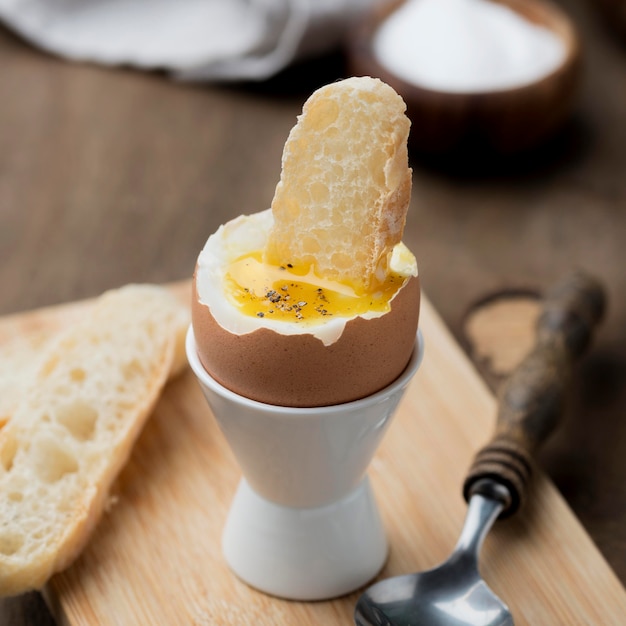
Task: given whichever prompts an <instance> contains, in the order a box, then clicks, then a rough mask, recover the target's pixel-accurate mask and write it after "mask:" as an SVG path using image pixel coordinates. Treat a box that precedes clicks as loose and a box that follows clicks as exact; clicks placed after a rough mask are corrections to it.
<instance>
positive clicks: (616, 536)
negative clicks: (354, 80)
mask: <svg viewBox="0 0 626 626" xmlns="http://www.w3.org/2000/svg"><path fill="white" fill-rule="evenodd" d="M566 8H567V10H568V11H569V12H570V14H571V15H572V16H573V17H574V19H575V20H576V22H577V24H578V26H579V28H580V30H581V33H582V35H583V40H584V44H585V54H586V73H585V78H584V82H583V89H582V93H581V97H580V100H579V104H578V107H577V110H576V113H575V116H574V119H573V121H572V123H571V125H570V126H569V127H568V128H567V133H566V134H565V135H564V137H563V138H562V140H561V141H560V142H558V143H557V144H556V145H555V146H553V147H552V148H551V149H549V150H548V149H546V150H545V151H544V152H543V153H542V156H541V158H534V159H532V161H528V160H527V161H526V162H524V163H521V164H518V165H519V168H516V169H515V170H514V171H510V169H509V168H499V171H495V170H492V171H490V172H489V173H485V172H482V173H477V172H473V173H470V172H467V171H466V172H458V171H457V172H454V173H452V172H444V171H442V170H437V169H434V168H430V167H427V166H425V165H424V164H423V163H418V162H416V163H414V193H413V200H412V204H411V209H410V213H409V217H408V224H407V230H406V240H407V243H408V244H409V245H410V247H411V248H412V249H413V250H414V251H415V252H416V254H417V257H418V261H419V264H420V273H421V275H422V277H423V278H422V280H423V286H424V289H425V291H426V292H427V293H428V295H429V297H430V299H431V301H432V302H433V304H434V305H435V307H436V308H437V309H438V311H439V312H440V313H441V315H442V316H443V318H444V320H445V321H446V322H447V324H448V325H449V327H450V328H451V329H452V331H453V333H454V334H455V336H456V337H457V339H458V340H459V341H460V342H461V343H462V344H463V345H464V346H466V347H467V348H468V350H471V346H470V344H469V343H468V338H467V336H466V334H465V332H464V331H465V327H464V320H465V316H466V313H467V311H468V309H469V308H470V307H471V306H472V305H473V304H474V303H475V302H477V301H478V300H480V299H481V298H483V297H484V296H486V295H488V294H490V293H492V292H496V291H499V290H502V289H510V288H532V289H539V290H541V289H543V288H545V287H546V286H548V285H550V284H551V283H552V282H554V281H555V280H557V279H558V278H560V277H561V276H562V275H563V274H564V273H565V272H567V271H568V270H570V269H571V268H573V267H576V266H579V267H583V268H584V269H586V270H588V271H589V272H591V273H593V274H595V275H596V276H598V277H599V278H601V279H602V280H603V282H604V283H605V285H606V286H607V290H608V293H609V298H610V308H609V314H608V316H607V319H606V320H605V323H604V324H603V326H602V328H601V331H600V333H599V334H598V336H597V339H596V341H595V343H594V346H593V350H592V353H591V354H590V355H589V357H588V358H587V359H586V361H585V362H584V364H583V366H582V367H581V369H580V371H579V372H578V373H577V378H578V380H577V384H576V385H575V396H576V397H575V401H574V402H573V403H572V406H571V410H570V411H569V412H568V415H567V419H566V422H565V423H564V424H563V426H562V427H561V428H560V429H559V431H558V432H557V433H556V434H555V435H554V436H553V437H552V439H551V440H550V442H549V443H548V444H547V445H546V447H545V449H544V450H543V452H542V453H541V457H540V463H541V465H542V466H543V468H544V469H545V470H546V471H547V472H548V473H549V475H550V476H551V478H552V479H553V480H554V482H555V483H556V485H557V487H558V488H559V489H560V490H561V491H562V493H563V494H564V495H565V497H566V499H567V500H568V502H569V504H570V505H571V507H572V508H573V510H574V511H575V513H576V514H577V515H578V517H579V518H580V520H581V521H582V523H583V525H584V526H585V528H586V530H587V531H588V533H589V534H590V535H591V537H592V538H593V539H594V541H595V542H596V543H597V545H598V547H599V548H600V550H601V551H602V553H603V554H604V556H605V557H606V559H607V560H608V562H609V563H610V565H611V566H612V567H613V569H614V570H615V572H616V574H617V576H618V577H619V578H620V580H621V581H622V582H626V454H625V452H626V420H624V416H625V415H626V331H625V330H624V329H625V328H626V300H625V299H624V298H623V297H622V294H623V293H625V292H626V271H624V264H625V257H626V255H625V253H624V241H625V238H624V233H626V229H625V226H626V211H625V208H626V178H625V176H624V171H625V168H626V148H625V146H626V87H625V86H626V48H625V47H623V46H621V45H620V44H619V42H617V41H616V40H615V39H614V38H612V37H611V36H610V35H609V34H608V33H607V32H606V30H605V29H604V27H603V25H602V24H600V23H599V21H598V20H597V19H596V16H595V15H594V14H593V13H592V12H591V9H590V7H589V6H588V5H587V4H584V2H583V1H582V0H570V1H569V2H567V5H566ZM343 72H344V66H343V64H342V59H341V57H340V56H331V57H328V58H325V59H322V60H320V61H317V62H314V63H310V64H307V65H305V66H303V67H299V68H296V69H294V70H292V71H289V72H287V73H285V75H283V76H281V77H279V78H277V79H275V80H273V81H271V82H270V83H268V84H265V85H262V86H244V85H238V86H232V87H225V86H219V87H218V86H193V85H184V84H177V83H174V82H171V81H169V80H168V79H167V78H166V77H163V76H160V75H157V74H143V73H137V72H134V71H132V70H126V69H106V68H99V67H93V66H88V65H78V64H68V63H65V62H63V61H61V60H59V59H56V58H53V57H50V56H46V55H45V54H43V53H41V52H38V51H36V50H33V49H32V48H30V47H29V46H27V45H26V44H24V43H23V42H21V41H20V40H19V39H17V38H16V37H14V36H13V35H12V34H10V33H8V32H6V31H0V76H1V77H2V80H1V81H0V284H1V285H2V292H1V293H2V295H1V297H0V314H7V313H11V312H17V311H23V310H27V309H33V308H37V307H40V306H44V305H49V304H54V303H60V302H66V301H72V300H76V299H80V298H84V297H89V296H93V295H96V294H98V293H100V292H102V291H103V290H105V289H107V288H110V287H114V286H118V285H120V284H123V283H126V282H131V281H149V282H167V281H174V280H179V279H182V278H186V277H189V276H190V274H191V272H192V270H193V266H194V262H195V258H196V255H197V253H198V251H199V249H200V247H201V246H202V244H203V243H204V241H205V239H206V237H207V236H208V234H210V233H211V232H212V231H213V230H215V228H216V227H217V226H218V225H219V224H220V223H222V222H223V221H224V220H226V219H229V218H231V217H234V216H235V215H237V214H239V213H243V212H254V211H257V210H260V209H263V208H266V207H267V206H269V203H270V201H271V198H272V195H273V192H274V186H275V184H276V182H277V180H278V176H279V170H280V157H281V152H282V147H283V144H284V141H285V139H286V136H287V133H288V132H289V130H290V128H291V127H292V125H293V124H294V122H295V117H296V115H297V114H298V113H299V112H300V110H301V106H302V102H303V101H304V99H305V98H306V97H307V96H308V94H309V93H310V92H311V91H312V90H313V89H314V88H315V87H317V86H319V85H320V84H322V83H325V82H329V81H330V80H334V79H335V78H337V77H341V76H342V75H343ZM479 366H480V367H482V368H483V369H484V371H485V373H486V375H487V376H488V380H489V381H490V383H491V384H494V385H495V384H496V383H497V379H496V378H495V377H489V371H488V364H487V365H485V364H484V363H482V364H481V363H479ZM0 623H2V624H5V623H6V624H12V625H15V626H27V625H28V626H30V625H35V624H37V625H44V626H45V625H46V624H52V623H53V622H52V619H51V618H50V617H49V616H48V614H47V611H46V609H45V606H44V605H43V602H42V600H41V599H40V597H39V595H37V594H27V595H25V596H22V597H18V598H13V599H10V600H4V601H2V602H0Z"/></svg>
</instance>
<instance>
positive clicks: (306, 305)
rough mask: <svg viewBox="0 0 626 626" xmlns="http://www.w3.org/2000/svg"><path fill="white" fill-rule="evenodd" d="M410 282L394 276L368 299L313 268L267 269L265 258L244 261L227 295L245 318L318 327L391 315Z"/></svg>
mask: <svg viewBox="0 0 626 626" xmlns="http://www.w3.org/2000/svg"><path fill="white" fill-rule="evenodd" d="M406 280H407V277H406V276H401V275H399V274H394V273H391V274H389V275H388V276H387V277H386V278H385V281H384V282H383V283H382V284H379V285H377V286H376V287H375V288H374V289H373V290H371V291H368V292H366V293H363V294H357V293H356V292H355V290H354V289H353V288H352V287H351V286H350V285H345V284H342V283H338V282H335V281H328V280H324V279H320V278H318V277H317V276H315V275H314V274H313V273H312V271H311V270H310V269H308V268H306V269H305V270H303V269H302V268H294V267H293V266H291V265H288V266H273V265H269V264H267V263H264V262H263V260H262V253H261V252H253V253H251V254H246V255H243V256H241V257H239V258H238V259H237V260H235V261H234V262H233V263H231V264H230V266H229V268H228V272H227V274H226V287H227V294H228V297H229V298H230V300H231V301H232V303H233V304H234V305H235V306H237V307H238V308H239V310H240V311H241V312H242V313H245V314H246V315H250V316H256V317H261V318H262V317H268V318H271V319H275V320H280V321H286V322H296V323H299V324H303V325H309V324H310V325H315V324H318V323H320V322H322V321H323V320H324V319H325V318H328V317H330V316H341V317H354V316H356V315H363V314H364V313H367V312H368V311H371V312H381V313H384V312H387V311H389V310H390V308H391V305H390V301H391V300H392V298H393V296H394V295H395V294H396V292H397V291H398V289H400V287H402V285H403V284H404V283H405V282H406Z"/></svg>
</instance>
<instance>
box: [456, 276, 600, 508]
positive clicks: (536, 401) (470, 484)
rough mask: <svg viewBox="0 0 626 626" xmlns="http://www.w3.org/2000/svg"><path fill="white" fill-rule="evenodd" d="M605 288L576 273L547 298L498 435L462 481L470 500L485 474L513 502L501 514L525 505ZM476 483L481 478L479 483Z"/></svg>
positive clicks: (505, 401)
mask: <svg viewBox="0 0 626 626" xmlns="http://www.w3.org/2000/svg"><path fill="white" fill-rule="evenodd" d="M605 303H606V298H605V293H604V290H603V288H602V286H601V285H600V284H599V283H598V282H597V281H596V280H594V279H593V278H591V277H589V276H587V275H585V274H583V273H580V272H576V273H574V274H572V275H570V276H569V277H568V278H566V279H565V280H564V281H563V282H561V283H559V284H557V285H555V287H554V288H553V289H551V290H550V291H549V292H548V293H547V294H546V297H545V298H544V301H543V307H542V312H541V315H540V316H539V319H538V321H537V341H536V344H535V346H534V348H533V349H532V350H531V352H530V353H529V354H528V356H527V357H526V358H525V359H524V360H523V361H522V362H521V363H520V365H519V366H518V367H517V368H516V369H515V370H514V371H513V373H512V374H511V376H510V377H509V378H508V379H507V381H506V382H505V383H504V385H503V387H502V389H501V390H500V393H499V394H498V400H499V409H498V419H497V424H496V429H495V433H494V436H493V438H492V440H491V442H490V443H489V444H487V445H486V446H485V447H484V448H483V449H482V450H480V451H479V452H478V454H477V455H476V457H475V459H474V462H473V464H472V466H471V467H470V470H469V472H468V475H467V478H466V480H465V483H464V485H463V495H464V497H465V499H466V500H469V498H470V496H471V495H472V493H473V492H474V491H476V490H480V485H481V484H484V481H483V482H482V483H479V481H481V480H482V479H485V478H487V479H491V480H495V481H496V482H498V483H500V484H502V485H504V486H505V487H506V488H507V489H508V490H509V492H510V495H511V501H510V503H508V505H507V506H506V507H505V509H504V510H503V512H502V513H501V517H505V516H508V515H512V514H513V513H515V511H517V509H518V508H519V507H520V506H521V505H522V503H523V501H524V498H525V495H526V490H527V487H528V483H529V479H530V475H531V472H532V456H533V453H534V452H535V451H536V449H537V448H538V447H539V445H541V444H542V443H543V442H544V441H545V439H546V438H547V437H548V435H549V434H550V433H551V432H552V430H553V429H554V427H555V426H556V424H557V422H558V420H559V418H560V416H561V414H562V412H563V410H562V409H563V403H564V397H565V391H566V389H567V386H568V383H569V380H570V377H571V372H572V368H573V365H574V363H575V362H576V360H577V359H578V358H579V357H581V356H582V355H583V354H584V352H585V351H586V349H587V347H588V345H589V343H590V340H591V336H592V332H593V330H594V327H595V325H596V324H597V323H598V322H599V321H600V320H601V319H602V316H603V314H604V309H605ZM477 483H479V484H478V485H477Z"/></svg>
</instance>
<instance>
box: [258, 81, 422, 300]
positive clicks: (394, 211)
mask: <svg viewBox="0 0 626 626" xmlns="http://www.w3.org/2000/svg"><path fill="white" fill-rule="evenodd" d="M405 109H406V106H405V104H404V101H403V100H402V98H401V97H400V96H399V95H398V94H397V93H396V92H395V91H394V90H393V89H392V88H391V87H389V86H388V85H386V84H385V83H383V82H382V81H380V80H378V79H374V78H369V77H359V78H348V79H345V80H342V81H338V82H335V83H331V84H329V85H326V86H325V87H322V88H321V89H318V90H317V91H316V92H314V93H313V95H312V96H311V97H310V98H309V99H308V100H307V101H306V103H305V104H304V108H303V111H302V115H301V116H300V117H299V118H298V122H297V124H296V125H295V126H294V128H293V129H292V130H291V133H290V134H289V137H288V139H287V142H286V144H285V149H284V152H283V159H282V173H281V179H280V182H279V183H278V185H277V187H276V193H275V195H274V200H273V202H272V212H273V215H274V228H273V230H272V232H271V234H270V238H269V242H268V244H267V249H266V259H267V260H268V261H269V262H271V263H274V264H277V265H288V264H291V265H293V266H294V267H298V266H300V267H304V268H308V267H311V266H312V267H313V268H314V270H315V271H316V273H317V274H318V275H320V276H322V277H324V278H330V279H334V280H339V281H342V282H345V283H348V284H350V285H352V286H353V287H355V288H356V289H357V290H367V289H368V288H369V286H370V283H371V281H372V280H374V279H375V277H376V275H377V272H378V274H380V273H382V274H383V275H384V273H385V271H386V260H387V255H388V253H389V252H390V250H391V249H392V248H393V246H394V245H395V244H397V243H399V242H400V241H401V239H402V232H403V229H404V224H405V220H406V213H407V209H408V206H409V201H410V195H411V170H410V169H409V167H408V152H407V138H408V134H409V128H410V122H409V119H408V118H407V117H406V115H405V114H404V111H405Z"/></svg>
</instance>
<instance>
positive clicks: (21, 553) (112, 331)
mask: <svg viewBox="0 0 626 626" xmlns="http://www.w3.org/2000/svg"><path fill="white" fill-rule="evenodd" d="M188 322H189V320H188V310H187V308H186V307H185V306H183V305H182V303H180V302H179V301H178V300H177V299H176V298H175V297H174V296H173V295H171V294H170V293H169V292H168V291H167V290H166V289H164V288H161V287H156V286H149V285H129V286H126V287H124V288H121V289H119V290H115V291H111V292H108V293H106V294H104V295H103V296H101V297H100V298H99V299H97V300H96V302H95V303H94V304H93V306H92V307H90V308H89V309H87V310H86V312H85V314H84V315H83V316H82V318H81V319H80V320H79V321H78V322H76V323H74V324H73V325H72V326H71V327H70V328H68V329H66V330H64V331H62V332H60V333H59V335H58V336H56V337H55V338H53V339H52V340H50V342H49V343H48V344H47V345H46V346H44V349H43V353H42V355H41V360H40V361H39V364H38V366H37V368H36V369H33V371H32V372H31V377H30V380H29V382H28V384H27V385H25V386H24V391H23V395H22V397H21V398H20V401H19V403H18V404H17V405H16V407H15V412H14V414H13V415H12V416H11V417H10V420H9V421H8V423H7V424H6V425H5V426H4V428H2V429H1V430H0V595H3V596H6V595H13V594H17V593H21V592H23V591H26V590H28V589H33V588H39V587H41V586H42V585H43V584H44V583H45V582H46V581H47V580H48V578H49V577H50V576H51V575H52V574H53V573H55V572H57V571H60V570H62V569H64V568H65V567H66V566H67V565H69V564H70V563H71V562H72V560H73V559H74V558H75V557H76V556H77V555H78V553H79V552H80V550H81V549H82V548H83V546H84V544H85V542H86V541H87V539H88V537H89V534H90V532H91V530H92V529H93V527H94V526H95V524H96V523H97V521H98V519H99V518H100V514H101V513H102V511H103V509H104V507H105V504H106V502H107V497H108V492H109V488H110V486H111V484H112V482H113V480H114V478H115V477H116V475H117V474H118V472H119V470H120V469H121V467H122V466H123V465H124V463H125V462H126V460H127V458H128V456H129V454H130V451H131V448H132V445H133V443H134V442H135V440H136V438H137V436H138V434H139V432H140V430H141V428H142V426H143V424H144V422H145V420H146V418H147V416H148V415H149V414H150V411H151V410H152V408H153V406H154V404H155V403H156V400H157V399H158V397H159V394H160V392H161V390H162V388H163V385H164V384H165V382H166V381H167V379H168V376H169V375H170V373H171V371H172V368H173V367H178V368H180V362H181V361H180V354H182V353H183V351H184V349H183V347H182V346H183V345H184V333H185V330H186V328H187V325H188Z"/></svg>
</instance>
